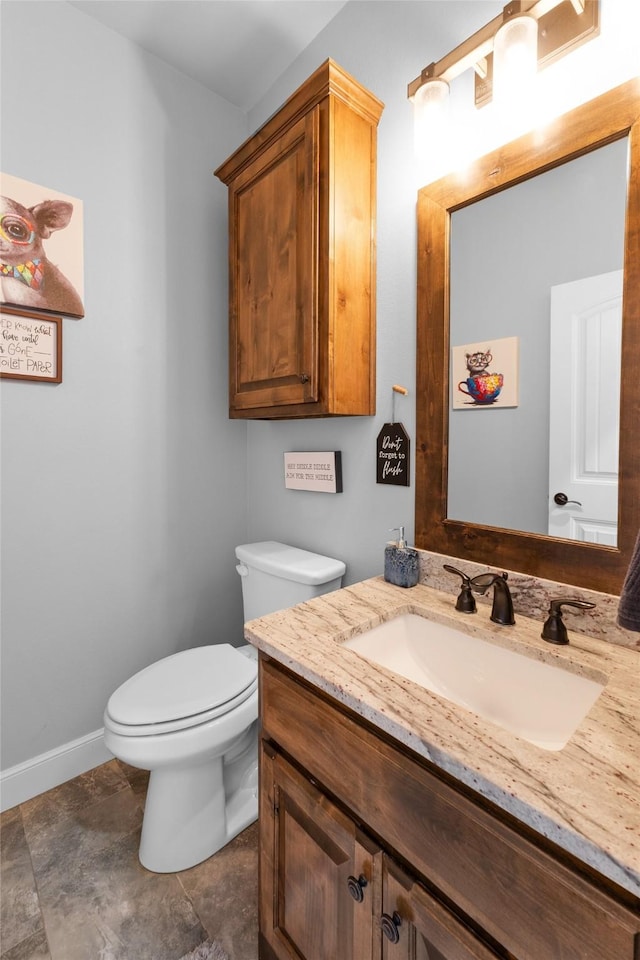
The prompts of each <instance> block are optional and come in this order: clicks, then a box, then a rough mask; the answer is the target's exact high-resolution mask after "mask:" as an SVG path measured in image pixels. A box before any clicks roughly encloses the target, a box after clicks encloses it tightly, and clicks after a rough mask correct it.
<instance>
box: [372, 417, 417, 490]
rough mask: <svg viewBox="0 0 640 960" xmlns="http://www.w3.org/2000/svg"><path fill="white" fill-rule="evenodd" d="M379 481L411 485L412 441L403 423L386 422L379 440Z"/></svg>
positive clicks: (377, 477)
mask: <svg viewBox="0 0 640 960" xmlns="http://www.w3.org/2000/svg"><path fill="white" fill-rule="evenodd" d="M377 447H378V453H377V458H376V459H377V476H376V482H377V483H392V484H395V486H398V487H408V486H409V466H410V460H409V452H410V443H409V437H408V435H407V431H406V430H405V429H404V427H403V426H402V424H401V423H385V424H384V426H383V427H382V430H381V431H380V433H379V434H378V441H377Z"/></svg>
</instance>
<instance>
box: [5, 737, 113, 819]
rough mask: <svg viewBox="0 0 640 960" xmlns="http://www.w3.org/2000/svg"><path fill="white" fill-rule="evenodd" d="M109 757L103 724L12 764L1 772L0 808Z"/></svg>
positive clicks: (96, 765)
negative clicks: (22, 761) (67, 741)
mask: <svg viewBox="0 0 640 960" xmlns="http://www.w3.org/2000/svg"><path fill="white" fill-rule="evenodd" d="M107 760H113V754H112V753H110V752H109V750H107V748H106V747H105V745H104V738H103V730H102V728H100V730H94V732H93V733H88V734H87V735H86V736H85V737H80V738H79V739H78V740H72V741H71V743H63V744H62V746H61V747H56V749H55V750H49V752H48V753H41V754H40V755H39V756H37V757H33V759H32V760H26V761H25V762H24V763H19V764H17V765H16V766H15V767H9V768H8V769H7V770H3V771H2V772H1V773H0V810H9V809H10V807H15V806H16V805H17V804H19V803H24V801H25V800H30V799H31V797H36V796H37V795H38V794H39V793H44V792H45V790H51V788H52V787H57V786H58V785H59V784H61V783H65V781H67V780H72V779H73V777H78V776H79V775H80V774H81V773H86V772H87V770H92V769H93V768H94V767H98V766H100V764H101V763H106V762H107Z"/></svg>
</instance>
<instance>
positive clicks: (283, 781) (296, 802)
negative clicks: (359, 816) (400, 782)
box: [260, 743, 382, 960]
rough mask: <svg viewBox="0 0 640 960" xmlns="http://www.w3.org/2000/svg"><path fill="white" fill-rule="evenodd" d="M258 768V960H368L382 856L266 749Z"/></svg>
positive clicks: (329, 803)
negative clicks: (261, 959) (355, 959)
mask: <svg viewBox="0 0 640 960" xmlns="http://www.w3.org/2000/svg"><path fill="white" fill-rule="evenodd" d="M260 764H261V767H260V783H261V787H260V931H261V933H260V956H261V958H263V960H264V958H266V960H271V958H278V960H293V958H295V960H300V958H301V957H302V958H304V960H354V958H358V960H369V958H370V957H372V951H373V944H374V929H375V931H376V934H375V937H376V939H378V938H379V930H378V928H377V926H375V925H374V912H375V915H376V916H379V912H380V902H379V897H380V888H381V884H380V876H379V874H380V871H381V859H382V854H381V853H380V851H379V849H378V848H377V847H376V846H375V844H373V842H372V841H371V840H370V839H369V838H368V837H366V836H365V835H363V834H361V833H360V831H359V830H358V828H357V827H356V825H355V823H354V822H353V821H352V820H351V819H350V818H349V817H347V816H345V814H344V813H342V811H341V810H339V809H338V808H337V807H336V806H334V805H333V804H332V803H331V802H330V801H329V800H328V799H327V797H326V796H324V795H323V794H322V793H321V792H320V791H319V790H318V789H317V788H316V787H315V786H314V785H313V783H311V782H310V781H309V780H308V779H306V778H305V777H304V776H302V774H300V773H299V772H298V771H297V770H296V769H295V768H294V767H293V766H291V765H290V764H289V763H287V761H286V760H285V759H284V758H283V757H282V756H281V755H280V754H278V753H276V752H275V751H274V750H273V749H272V748H270V746H269V745H268V744H264V743H263V744H262V747H261V757H260ZM376 897H377V900H376Z"/></svg>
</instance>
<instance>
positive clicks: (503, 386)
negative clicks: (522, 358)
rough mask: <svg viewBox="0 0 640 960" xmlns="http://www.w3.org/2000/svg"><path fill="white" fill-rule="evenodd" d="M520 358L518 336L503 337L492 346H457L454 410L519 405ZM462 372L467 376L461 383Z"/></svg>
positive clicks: (455, 353)
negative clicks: (518, 364)
mask: <svg viewBox="0 0 640 960" xmlns="http://www.w3.org/2000/svg"><path fill="white" fill-rule="evenodd" d="M496 356H498V357H499V360H498V361H496ZM517 358H518V338H517V337H505V338H501V339H499V340H496V341H494V343H493V344H490V343H489V342H485V343H479V344H478V343H475V344H467V345H464V346H461V347H454V348H453V367H454V373H455V374H457V376H454V377H453V378H452V383H454V384H455V383H456V381H457V387H456V388H454V391H453V406H454V409H455V408H457V409H465V408H467V409H468V408H470V407H476V408H477V407H490V406H508V407H513V406H517V405H518V394H517V388H518V382H517V380H518V377H517V374H518V370H517ZM498 364H499V365H498ZM463 365H464V366H463ZM462 372H464V377H463V379H460V380H458V376H460V373H462ZM460 395H462V396H460Z"/></svg>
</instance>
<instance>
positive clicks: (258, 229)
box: [215, 60, 383, 419]
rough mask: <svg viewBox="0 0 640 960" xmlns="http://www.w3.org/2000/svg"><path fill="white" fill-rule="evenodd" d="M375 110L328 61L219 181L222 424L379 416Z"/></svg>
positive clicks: (372, 100)
mask: <svg viewBox="0 0 640 960" xmlns="http://www.w3.org/2000/svg"><path fill="white" fill-rule="evenodd" d="M382 108H383V105H382V103H381V102H380V101H379V100H378V99H377V98H376V97H374V96H373V94H371V93H369V91H367V90H365V88H364V87H362V86H361V85H360V84H358V83H357V82H356V81H355V80H354V79H353V78H352V77H350V76H349V75H348V74H347V73H345V72H344V71H343V70H341V69H340V67H338V66H337V65H336V64H335V63H334V62H333V61H331V60H327V61H326V62H325V63H324V64H323V65H322V66H321V67H320V68H319V69H318V70H317V71H316V72H315V73H314V74H313V75H312V76H311V77H310V78H309V79H308V80H307V81H306V83H304V84H303V85H302V86H301V87H300V88H299V89H298V90H297V91H296V92H295V93H294V94H293V95H292V96H291V97H290V98H289V99H288V100H287V102H286V103H285V104H284V105H283V107H282V108H281V109H280V110H279V111H278V112H277V113H276V114H275V115H274V116H272V117H271V118H270V119H269V120H268V121H267V122H266V123H265V124H264V126H263V127H261V128H260V130H258V131H257V133H255V134H254V135H253V136H252V137H251V138H250V139H249V140H247V141H246V142H245V143H244V144H243V145H242V146H241V147H240V148H239V149H238V150H236V152H235V153H234V154H233V155H232V156H231V157H229V159H228V160H226V161H225V163H223V164H222V165H221V166H220V167H219V168H218V169H217V170H216V171H215V173H216V176H217V177H219V179H220V180H222V181H223V183H225V184H226V185H227V186H228V188H229V416H230V417H232V418H253V419H293V418H300V417H327V416H353V415H369V416H370V415H372V414H374V413H375V349H376V346H375V344H376V341H375V214H376V141H377V124H378V120H379V118H380V114H381V112H382Z"/></svg>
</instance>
